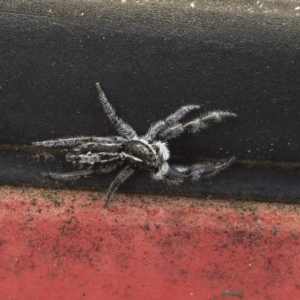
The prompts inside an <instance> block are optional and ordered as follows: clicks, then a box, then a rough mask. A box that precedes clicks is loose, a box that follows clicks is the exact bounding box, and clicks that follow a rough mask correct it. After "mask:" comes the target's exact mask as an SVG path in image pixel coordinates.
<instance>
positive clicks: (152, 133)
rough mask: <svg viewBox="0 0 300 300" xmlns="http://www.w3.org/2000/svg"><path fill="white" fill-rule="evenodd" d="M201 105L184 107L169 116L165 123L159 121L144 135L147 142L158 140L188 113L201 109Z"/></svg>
mask: <svg viewBox="0 0 300 300" xmlns="http://www.w3.org/2000/svg"><path fill="white" fill-rule="evenodd" d="M200 107H201V106H200V105H186V106H182V107H181V108H179V109H178V110H176V111H175V112H174V113H173V114H171V115H169V116H168V117H167V118H165V119H164V120H163V121H158V122H156V123H155V124H153V125H151V126H150V129H149V130H148V132H147V133H146V134H145V135H144V137H143V138H144V139H145V140H147V141H153V140H155V139H156V138H157V136H158V135H159V134H160V133H161V132H164V131H166V130H168V129H169V128H170V127H172V126H173V125H174V124H176V123H178V121H180V120H181V119H182V118H184V117H185V116H186V115H187V114H188V113H190V112H192V111H193V110H197V109H200Z"/></svg>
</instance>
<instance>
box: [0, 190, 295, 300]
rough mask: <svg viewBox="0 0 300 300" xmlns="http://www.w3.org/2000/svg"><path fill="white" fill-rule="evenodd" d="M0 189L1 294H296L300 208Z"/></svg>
mask: <svg viewBox="0 0 300 300" xmlns="http://www.w3.org/2000/svg"><path fill="white" fill-rule="evenodd" d="M103 196H104V194H102V193H94V192H79V191H71V192H70V191H57V190H55V191H54V190H52V191H49V190H43V189H15V188H9V187H2V188H1V189H0V299H1V300H6V299H8V300H12V299H18V300H21V299H180V300H181V299H209V300H218V299H300V248H299V241H300V222H299V215H300V207H299V206H296V205H279V204H272V205H271V204H259V203H253V202H241V201H239V202H234V201H233V202H226V201H221V200H199V199H197V200H196V199H186V198H168V197H158V196H155V197H154V196H153V197H146V196H135V197H131V196H124V195H120V194H117V195H116V197H115V199H114V202H113V203H112V205H111V207H110V210H109V211H107V210H103V209H102V207H101V204H102V203H103V199H102V198H103Z"/></svg>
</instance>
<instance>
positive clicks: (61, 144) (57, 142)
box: [32, 136, 126, 148]
mask: <svg viewBox="0 0 300 300" xmlns="http://www.w3.org/2000/svg"><path fill="white" fill-rule="evenodd" d="M125 140H126V139H124V138H122V137H118V136H112V137H96V136H79V137H74V138H63V139H53V140H46V141H42V142H33V143H32V145H33V146H38V147H45V148H73V147H76V146H78V145H81V144H84V143H99V144H109V143H122V142H124V141H125Z"/></svg>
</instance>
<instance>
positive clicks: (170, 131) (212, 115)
mask: <svg viewBox="0 0 300 300" xmlns="http://www.w3.org/2000/svg"><path fill="white" fill-rule="evenodd" d="M233 117H237V114H235V113H231V112H228V111H212V112H208V113H207V114H204V115H202V116H200V117H198V118H196V119H194V120H192V121H189V122H186V123H177V124H174V125H173V126H171V127H168V128H167V129H166V130H163V131H162V132H160V133H159V135H158V138H159V139H161V140H163V141H168V140H171V139H173V138H176V137H178V136H179V135H181V134H182V133H183V132H184V131H188V132H191V133H195V132H198V131H200V130H202V129H205V128H207V127H209V125H210V124H213V123H219V122H222V121H223V120H224V119H226V118H233Z"/></svg>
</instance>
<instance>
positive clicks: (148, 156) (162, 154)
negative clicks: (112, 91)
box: [33, 82, 236, 207]
mask: <svg viewBox="0 0 300 300" xmlns="http://www.w3.org/2000/svg"><path fill="white" fill-rule="evenodd" d="M96 88H97V90H98V92H99V100H100V101H101V104H102V106H103V109H104V112H105V113H106V115H107V117H108V118H109V120H110V121H111V123H112V124H113V125H114V126H115V128H116V130H117V132H118V133H119V136H112V137H95V136H87V137H86V136H84V137H73V138H62V139H54V140H47V141H42V142H34V143H33V145H34V146H40V147H46V148H64V149H67V154H66V156H65V158H66V160H67V161H68V162H71V163H73V164H74V165H78V166H79V167H80V168H81V167H86V168H87V169H86V170H79V171H75V172H70V173H63V174H59V173H47V174H46V175H47V176H50V177H51V178H54V179H59V180H73V179H78V178H80V177H89V176H91V175H97V174H104V173H109V172H111V171H113V170H115V169H116V168H117V167H118V166H121V167H123V169H122V170H121V171H120V173H119V174H118V175H117V177H116V178H115V180H114V181H113V182H112V183H111V185H110V187H109V189H108V192H107V198H106V201H105V203H104V207H108V204H109V201H110V199H111V197H112V196H113V194H114V192H115V191H116V190H117V188H118V187H119V185H120V184H121V183H122V182H124V181H125V180H126V179H127V178H128V177H129V176H130V175H132V174H133V173H134V171H135V170H142V171H146V172H148V173H150V174H151V175H152V178H153V179H156V180H164V181H165V182H167V183H170V184H180V183H182V182H183V181H184V179H185V178H191V179H192V180H197V179H201V178H207V177H211V176H213V175H215V174H217V173H218V172H220V171H222V170H224V169H226V168H227V167H229V166H230V165H231V164H232V163H233V162H234V160H235V157H231V158H229V159H227V160H226V161H218V162H215V163H213V162H205V163H201V164H193V165H189V166H177V165H172V166H171V165H169V164H168V159H169V157H170V151H169V149H168V146H167V141H169V140H171V139H174V138H176V137H178V136H179V135H181V134H182V133H183V132H184V131H187V132H191V133H195V132H198V131H200V130H202V129H205V128H206V127H208V126H209V125H210V123H214V122H220V121H222V120H223V119H224V118H227V117H236V114H235V113H231V112H227V111H212V112H208V113H206V114H203V115H200V116H199V117H198V118H196V119H193V120H191V121H189V122H180V121H181V120H182V119H183V117H185V116H186V115H187V114H188V113H190V112H191V111H194V110H198V109H200V105H186V106H183V107H181V108H179V109H178V110H177V111H175V112H174V113H173V114H171V115H170V116H168V117H167V118H166V119H164V120H163V121H158V122H156V123H155V124H152V125H151V126H150V129H149V130H148V132H147V133H146V134H145V135H143V136H138V135H137V133H136V132H135V130H134V129H133V128H132V127H131V126H129V125H128V124H127V123H125V122H124V121H123V120H122V119H121V118H119V117H118V116H117V115H116V112H115V110H114V109H113V107H112V106H111V104H110V103H109V102H108V100H107V98H106V96H105V94H104V92H103V90H102V88H101V86H100V84H99V83H98V82H97V83H96Z"/></svg>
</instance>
